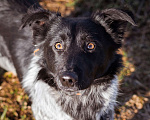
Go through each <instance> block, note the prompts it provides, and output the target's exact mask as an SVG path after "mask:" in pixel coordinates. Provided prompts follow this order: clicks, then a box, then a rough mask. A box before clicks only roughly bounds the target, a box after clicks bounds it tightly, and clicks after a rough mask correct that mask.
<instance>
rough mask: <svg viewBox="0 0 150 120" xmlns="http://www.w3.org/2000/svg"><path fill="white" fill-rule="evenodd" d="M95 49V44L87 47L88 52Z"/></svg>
mask: <svg viewBox="0 0 150 120" xmlns="http://www.w3.org/2000/svg"><path fill="white" fill-rule="evenodd" d="M94 48H95V44H94V43H89V44H88V45H87V49H88V50H94Z"/></svg>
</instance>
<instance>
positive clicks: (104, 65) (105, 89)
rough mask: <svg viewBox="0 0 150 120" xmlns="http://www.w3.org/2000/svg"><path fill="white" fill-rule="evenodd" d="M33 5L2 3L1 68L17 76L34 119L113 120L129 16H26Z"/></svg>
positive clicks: (28, 1) (19, 0) (16, 0)
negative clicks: (30, 103) (120, 52)
mask: <svg viewBox="0 0 150 120" xmlns="http://www.w3.org/2000/svg"><path fill="white" fill-rule="evenodd" d="M34 1H35V0H1V1H0V66H1V67H2V68H4V69H6V70H9V71H13V72H14V73H15V74H17V75H18V77H19V79H20V81H21V83H22V85H23V88H24V89H25V90H26V92H27V93H28V94H29V96H30V98H31V101H32V110H33V114H34V116H35V119H36V120H106V119H107V120H113V119H114V118H113V114H114V106H115V104H116V96H117V94H118V81H117V76H116V73H117V72H118V70H119V68H120V67H121V65H122V64H121V56H120V55H118V54H117V53H116V51H117V50H118V48H120V47H121V41H122V39H123V34H124V31H125V26H126V24H127V23H128V22H129V23H131V24H132V25H135V23H134V21H133V19H132V17H131V16H130V15H129V14H128V13H127V12H125V11H122V10H117V9H106V10H103V11H101V12H99V11H97V12H95V13H93V14H92V15H91V16H90V17H85V18H65V17H61V15H60V14H59V13H54V12H50V11H48V10H44V9H42V8H41V7H40V6H39V7H40V8H38V9H37V10H28V12H27V9H28V8H29V7H30V6H32V5H33V4H34ZM26 12H27V13H26ZM21 21H22V23H21ZM21 24H22V25H21ZM20 26H21V28H22V30H19V28H20ZM34 53H35V55H34Z"/></svg>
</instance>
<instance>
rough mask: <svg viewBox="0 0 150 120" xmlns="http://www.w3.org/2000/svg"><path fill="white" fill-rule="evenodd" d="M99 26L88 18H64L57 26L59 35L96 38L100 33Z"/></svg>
mask: <svg viewBox="0 0 150 120" xmlns="http://www.w3.org/2000/svg"><path fill="white" fill-rule="evenodd" d="M100 27H101V26H99V25H97V24H96V23H94V22H93V21H92V20H91V19H90V18H65V19H62V21H61V25H60V26H59V28H58V29H59V31H60V32H59V33H64V34H66V35H67V36H68V35H70V36H74V37H80V38H81V37H86V36H87V37H96V36H98V35H100V34H101V33H102V30H101V29H100Z"/></svg>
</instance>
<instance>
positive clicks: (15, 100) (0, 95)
mask: <svg viewBox="0 0 150 120" xmlns="http://www.w3.org/2000/svg"><path fill="white" fill-rule="evenodd" d="M40 4H41V5H42V6H44V7H45V8H47V9H50V10H53V11H60V12H61V13H62V15H63V16H68V15H70V14H71V16H77V15H82V14H87V13H89V12H91V11H93V10H97V9H103V8H110V7H122V6H125V7H128V8H129V9H131V10H132V12H133V14H134V15H135V21H136V22H137V25H138V26H137V27H131V26H129V29H128V30H129V31H128V32H126V34H125V39H124V41H123V47H122V49H120V50H119V53H120V54H122V55H123V61H124V68H123V69H122V71H121V72H120V73H118V75H119V83H120V90H119V93H120V94H119V96H118V99H117V101H118V105H117V107H116V109H115V111H116V112H115V120H141V119H142V120H150V16H148V13H149V12H150V7H149V6H150V1H146V0H137V1H134V2H133V1H132V0H126V2H125V1H124V0H114V1H113V2H110V1H108V0H105V1H104V0H89V1H86V0H74V1H73V0H47V1H46V0H45V1H42V0H41V2H40ZM28 99H29V98H28V96H27V95H26V94H25V93H24V90H22V88H21V85H20V83H19V81H18V78H17V77H16V76H14V75H13V74H12V73H11V72H5V73H4V72H3V71H2V70H0V120H34V119H33V116H32V111H31V107H30V105H31V103H30V102H29V100H28Z"/></svg>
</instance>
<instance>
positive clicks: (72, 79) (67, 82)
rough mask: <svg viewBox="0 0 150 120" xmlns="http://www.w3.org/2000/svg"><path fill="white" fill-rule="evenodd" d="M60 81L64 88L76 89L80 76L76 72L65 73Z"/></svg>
mask: <svg viewBox="0 0 150 120" xmlns="http://www.w3.org/2000/svg"><path fill="white" fill-rule="evenodd" d="M60 81H61V83H62V85H63V86H64V87H67V88H71V87H74V86H75V84H76V82H77V81H78V76H77V75H76V74H75V73H74V72H64V73H62V74H61V76H60Z"/></svg>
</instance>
